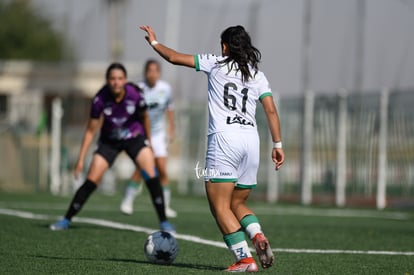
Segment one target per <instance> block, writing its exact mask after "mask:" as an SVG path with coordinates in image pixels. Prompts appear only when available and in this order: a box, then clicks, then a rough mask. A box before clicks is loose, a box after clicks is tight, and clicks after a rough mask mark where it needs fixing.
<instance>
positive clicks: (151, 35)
mask: <svg viewBox="0 0 414 275" xmlns="http://www.w3.org/2000/svg"><path fill="white" fill-rule="evenodd" d="M139 28H140V29H141V30H143V31H145V32H146V33H147V35H146V36H145V39H146V40H147V41H148V43H150V44H151V42H152V41H156V40H157V37H156V36H155V32H154V30H153V29H152V28H151V27H150V26H140V27H139Z"/></svg>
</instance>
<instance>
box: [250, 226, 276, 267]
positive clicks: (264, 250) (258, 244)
mask: <svg viewBox="0 0 414 275" xmlns="http://www.w3.org/2000/svg"><path fill="white" fill-rule="evenodd" d="M253 245H254V247H255V248H256V253H257V256H258V257H259V260H260V264H261V265H262V267H263V268H269V267H271V266H272V265H273V262H274V260H275V257H274V256H273V252H272V249H271V248H270V245H269V241H268V240H267V239H266V237H265V235H263V233H257V234H256V235H255V236H254V238H253Z"/></svg>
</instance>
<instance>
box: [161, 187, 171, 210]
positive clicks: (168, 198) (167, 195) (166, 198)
mask: <svg viewBox="0 0 414 275" xmlns="http://www.w3.org/2000/svg"><path fill="white" fill-rule="evenodd" d="M162 190H163V193H164V204H165V208H170V203H171V189H170V187H169V186H167V187H163V188H162Z"/></svg>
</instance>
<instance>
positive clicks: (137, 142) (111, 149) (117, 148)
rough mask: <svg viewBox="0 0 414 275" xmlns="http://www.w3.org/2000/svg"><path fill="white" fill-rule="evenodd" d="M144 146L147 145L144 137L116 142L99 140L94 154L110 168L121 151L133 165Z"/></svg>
mask: <svg viewBox="0 0 414 275" xmlns="http://www.w3.org/2000/svg"><path fill="white" fill-rule="evenodd" d="M146 146H147V143H146V138H145V137H144V136H137V137H135V138H131V139H126V140H117V141H109V140H103V139H99V141H98V148H97V149H96V150H95V154H99V155H101V156H102V157H103V158H104V159H105V160H106V161H107V162H108V165H109V167H111V166H112V164H113V163H114V161H115V159H116V157H117V156H118V154H119V153H120V152H121V151H125V152H126V153H127V154H128V156H129V157H130V158H131V159H132V160H133V161H134V163H135V159H136V157H137V155H138V153H139V151H141V149H142V148H144V147H146Z"/></svg>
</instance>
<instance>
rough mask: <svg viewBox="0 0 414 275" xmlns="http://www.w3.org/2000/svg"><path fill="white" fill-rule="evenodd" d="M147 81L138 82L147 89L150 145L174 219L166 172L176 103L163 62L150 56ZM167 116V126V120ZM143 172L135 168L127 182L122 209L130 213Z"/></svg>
mask: <svg viewBox="0 0 414 275" xmlns="http://www.w3.org/2000/svg"><path fill="white" fill-rule="evenodd" d="M144 72H145V73H144V78H145V80H144V81H142V82H140V83H138V86H139V87H140V88H141V89H142V90H143V91H144V97H145V102H146V103H147V105H148V109H149V110H148V115H149V118H150V121H151V146H152V149H153V151H154V156H155V163H156V166H157V170H158V172H159V173H160V181H161V185H162V187H163V193H164V201H165V214H166V215H167V217H170V218H175V217H176V216H177V212H175V211H174V210H173V209H172V208H171V206H170V204H171V190H170V186H169V181H168V174H167V154H168V153H167V137H168V140H169V141H172V140H173V139H174V135H175V133H174V132H175V129H174V106H173V98H172V91H171V86H170V85H169V84H168V83H167V82H165V81H163V80H160V75H161V65H160V64H159V62H158V61H156V60H154V59H150V60H148V61H147V62H146V63H145V66H144ZM165 116H166V117H167V125H166V123H165V122H166V121H165ZM167 126H168V134H167V133H166V130H167ZM140 181H141V173H140V171H139V170H136V171H135V173H134V175H133V176H132V178H131V179H130V180H129V182H128V184H127V188H126V190H125V196H124V199H123V200H122V203H121V212H122V213H124V214H127V215H131V214H132V213H133V211H134V199H135V197H136V195H137V194H138V193H139V191H140V190H142V188H141V187H142V185H141V184H140Z"/></svg>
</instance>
